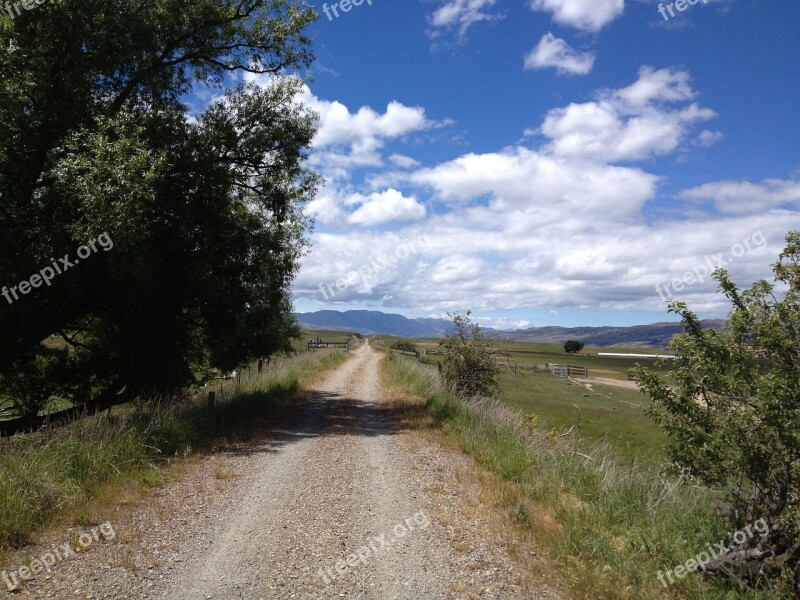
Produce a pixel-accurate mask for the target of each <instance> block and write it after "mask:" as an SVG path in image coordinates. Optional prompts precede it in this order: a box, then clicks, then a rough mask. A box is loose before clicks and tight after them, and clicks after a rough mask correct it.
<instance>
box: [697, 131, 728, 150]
mask: <svg viewBox="0 0 800 600" xmlns="http://www.w3.org/2000/svg"><path fill="white" fill-rule="evenodd" d="M724 137H725V134H723V133H722V132H721V131H709V130H708V129H706V130H704V131H702V132H701V133H700V135H698V136H697V139H696V140H695V141H694V143H695V146H700V147H701V148H710V147H711V146H713V145H714V144H716V143H717V142H718V141H720V140H721V139H722V138H724Z"/></svg>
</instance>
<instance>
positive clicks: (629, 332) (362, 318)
mask: <svg viewBox="0 0 800 600" xmlns="http://www.w3.org/2000/svg"><path fill="white" fill-rule="evenodd" d="M296 316H297V320H298V321H299V323H300V325H301V326H302V327H304V328H306V329H329V330H336V331H357V332H358V333H361V334H363V335H375V334H383V335H395V336H399V337H408V338H436V337H442V336H443V335H444V333H445V332H446V331H448V330H449V329H450V328H451V327H452V322H451V321H449V320H448V319H435V318H417V319H409V318H407V317H404V316H402V315H397V314H392V313H384V312H380V311H372V310H348V311H343V312H342V311H335V310H321V311H316V312H309V313H296ZM723 323H724V321H723V320H721V319H711V320H707V321H703V325H704V326H705V327H715V328H720V327H721V326H722V325H723ZM484 329H485V331H486V333H487V335H488V336H490V337H492V338H495V339H505V340H511V341H519V342H538V343H551V344H563V343H564V342H565V341H567V340H570V339H575V340H580V341H582V342H583V343H585V344H586V345H588V346H609V347H610V346H627V347H641V348H666V347H667V346H668V345H669V341H670V340H671V339H672V337H673V336H674V335H675V334H676V333H682V331H683V327H682V326H681V324H680V323H670V322H660V323H652V324H650V325H632V326H627V327H614V326H603V327H560V326H554V325H550V326H545V327H529V328H527V329H517V330H513V331H500V330H497V329H491V328H484Z"/></svg>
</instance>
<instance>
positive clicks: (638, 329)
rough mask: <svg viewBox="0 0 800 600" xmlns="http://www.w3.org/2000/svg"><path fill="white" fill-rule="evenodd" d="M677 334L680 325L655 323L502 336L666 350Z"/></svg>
mask: <svg viewBox="0 0 800 600" xmlns="http://www.w3.org/2000/svg"><path fill="white" fill-rule="evenodd" d="M723 324H724V321H722V320H708V321H703V327H704V328H708V327H715V328H717V329H719V328H721V327H722V325H723ZM676 333H683V327H682V326H681V324H680V323H653V324H652V325H634V326H632V327H532V328H530V329H520V330H517V331H511V332H503V333H502V334H501V335H500V337H502V338H504V339H511V340H514V341H519V342H538V343H541V344H563V343H564V342H566V341H567V340H580V341H581V342H583V343H584V344H586V345H587V346H627V347H628V348H666V347H667V346H669V342H670V340H671V339H672V337H673V336H674V335H675V334H676Z"/></svg>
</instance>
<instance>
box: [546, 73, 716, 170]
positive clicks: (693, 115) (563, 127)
mask: <svg viewBox="0 0 800 600" xmlns="http://www.w3.org/2000/svg"><path fill="white" fill-rule="evenodd" d="M695 95H696V94H695V92H694V91H693V90H692V88H691V86H690V84H689V74H688V73H686V72H685V71H681V70H673V69H661V70H658V71H656V70H654V69H652V68H650V67H643V68H642V70H641V71H640V73H639V79H638V80H637V81H636V82H635V83H634V84H632V85H631V86H629V87H626V88H623V89H620V90H606V91H604V92H602V93H601V95H600V97H599V98H598V99H597V100H595V101H592V102H585V103H582V104H570V105H569V106H567V107H566V108H558V109H554V110H551V111H550V112H549V113H548V114H547V116H546V117H545V120H544V123H543V124H542V127H541V129H540V132H541V133H542V134H544V135H545V136H547V137H548V138H550V139H551V140H552V142H551V145H550V148H551V149H552V151H553V152H554V153H555V154H557V155H559V156H571V157H576V158H577V157H582V158H596V159H601V160H605V161H608V162H616V161H630V160H641V159H644V158H647V157H649V156H657V155H663V154H668V153H670V152H673V151H674V150H675V149H676V148H678V146H679V145H680V144H681V142H683V141H684V139H685V138H686V136H687V135H688V134H689V132H690V131H691V126H692V125H694V124H696V123H699V122H702V121H707V120H709V119H712V118H714V117H715V116H716V113H715V112H714V111H713V110H711V109H708V108H702V107H701V106H700V105H699V104H697V103H694V102H693V103H691V104H687V101H689V100H691V99H693V98H694V97H695ZM676 104H677V106H675V105H676Z"/></svg>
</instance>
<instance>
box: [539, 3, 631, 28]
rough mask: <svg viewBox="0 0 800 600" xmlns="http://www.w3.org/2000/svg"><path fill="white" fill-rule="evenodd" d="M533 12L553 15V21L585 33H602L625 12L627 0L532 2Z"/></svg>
mask: <svg viewBox="0 0 800 600" xmlns="http://www.w3.org/2000/svg"><path fill="white" fill-rule="evenodd" d="M530 7H531V8H532V9H533V10H538V11H543V12H549V13H552V14H553V20H554V21H556V23H560V24H561V25H568V26H570V27H575V28H576V29H581V30H584V31H600V30H601V29H602V28H603V27H605V26H606V25H608V24H609V23H611V22H612V21H614V20H615V19H616V18H617V17H619V16H620V15H621V14H622V13H623V12H624V10H625V0H531V1H530Z"/></svg>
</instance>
